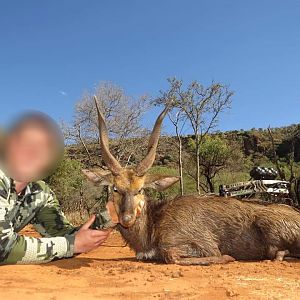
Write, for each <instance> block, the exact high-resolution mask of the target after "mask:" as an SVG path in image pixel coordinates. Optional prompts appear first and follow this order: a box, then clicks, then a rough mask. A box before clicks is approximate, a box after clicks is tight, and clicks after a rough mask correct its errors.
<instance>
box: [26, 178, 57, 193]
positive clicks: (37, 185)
mask: <svg viewBox="0 0 300 300" xmlns="http://www.w3.org/2000/svg"><path fill="white" fill-rule="evenodd" d="M31 189H32V190H33V191H38V192H41V193H45V194H53V191H52V190H51V188H50V187H49V185H48V184H47V183H46V182H45V181H44V180H38V181H35V182H32V183H31Z"/></svg>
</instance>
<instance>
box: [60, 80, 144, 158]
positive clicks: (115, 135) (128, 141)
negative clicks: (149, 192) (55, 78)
mask: <svg viewBox="0 0 300 300" xmlns="http://www.w3.org/2000/svg"><path fill="white" fill-rule="evenodd" d="M94 95H95V96H96V97H97V99H98V101H99V104H100V106H101V109H102V110H103V112H104V116H105V118H106V122H107V127H108V129H109V134H110V136H111V138H112V139H113V141H114V146H113V149H112V151H113V152H114V155H115V156H116V157H117V159H119V160H120V161H125V162H128V161H129V160H130V159H131V157H132V155H133V154H135V153H136V151H137V147H136V144H135V143H136V141H135V139H134V138H135V137H140V136H142V135H143V134H144V133H145V129H144V128H143V127H142V126H141V118H142V115H143V113H144V112H145V110H146V109H147V107H148V102H147V100H148V97H147V96H141V97H138V98H133V97H130V96H128V95H126V94H125V92H124V91H123V89H122V88H120V87H119V86H117V85H116V84H114V83H111V82H102V83H100V84H99V85H98V86H97V87H96V88H95V90H94V91H91V92H85V93H84V94H83V96H82V98H81V99H80V100H79V101H78V102H77V103H76V106H75V117H74V121H73V123H72V125H71V126H68V127H66V126H65V130H64V131H65V135H66V137H67V138H68V139H69V140H72V141H75V142H76V143H78V142H80V143H81V144H82V145H83V147H84V149H85V151H86V153H87V156H88V157H90V152H89V149H88V144H89V143H91V142H94V143H95V142H97V141H98V121H97V116H96V109H95V104H94V101H93V97H94ZM85 141H87V142H85Z"/></svg>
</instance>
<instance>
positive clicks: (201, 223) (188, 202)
mask: <svg viewBox="0 0 300 300" xmlns="http://www.w3.org/2000/svg"><path fill="white" fill-rule="evenodd" d="M118 229H119V231H120V232H121V234H122V236H123V238H124V239H125V240H126V241H127V242H128V243H129V245H130V247H131V248H132V249H133V250H134V251H135V252H136V254H137V257H138V258H140V259H150V260H158V261H163V262H167V263H179V264H185V265H188V264H194V263H195V264H210V263H224V262H228V261H232V258H233V259H238V260H262V259H275V258H276V254H277V252H278V251H286V250H288V251H289V253H290V254H291V255H293V256H299V255H300V213H299V211H297V210H295V209H293V208H291V207H288V206H286V205H282V204H281V205H280V204H270V205H261V204H258V203H251V202H242V201H240V200H236V199H231V198H223V197H202V198H201V197H195V196H185V197H179V198H176V199H174V200H172V201H170V202H166V203H160V204H158V205H156V204H154V203H153V202H152V201H150V200H148V201H146V205H145V206H144V208H143V211H142V214H141V216H140V217H139V218H138V219H137V220H136V222H135V224H134V225H133V226H131V227H129V228H125V227H123V226H122V225H119V226H118ZM224 255H225V256H224ZM203 257H206V258H209V259H206V260H199V259H198V258H203ZM216 258H219V259H216Z"/></svg>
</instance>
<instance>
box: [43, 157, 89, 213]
mask: <svg viewBox="0 0 300 300" xmlns="http://www.w3.org/2000/svg"><path fill="white" fill-rule="evenodd" d="M81 169H82V165H81V163H80V162H79V161H78V160H75V159H70V158H68V157H67V155H65V156H64V158H63V160H62V161H61V162H60V164H59V165H58V167H57V169H56V171H55V172H54V174H52V175H51V176H49V177H48V178H47V179H46V181H47V183H49V185H50V186H51V188H52V189H53V190H54V192H55V194H56V196H57V198H58V199H59V201H60V203H61V205H62V206H63V208H64V209H66V210H68V209H69V208H70V207H69V206H70V205H69V204H71V201H70V199H72V198H73V197H74V195H75V194H76V193H77V192H78V191H79V190H80V189H81V187H82V185H83V181H84V178H83V175H82V173H81Z"/></svg>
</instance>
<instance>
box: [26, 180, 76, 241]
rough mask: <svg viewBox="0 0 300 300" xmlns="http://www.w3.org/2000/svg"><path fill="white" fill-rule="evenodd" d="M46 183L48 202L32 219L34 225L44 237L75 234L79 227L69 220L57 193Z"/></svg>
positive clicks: (45, 190) (45, 189)
mask: <svg viewBox="0 0 300 300" xmlns="http://www.w3.org/2000/svg"><path fill="white" fill-rule="evenodd" d="M44 185H45V187H44V193H45V195H46V197H47V199H46V204H45V205H44V206H43V207H42V208H41V209H40V210H39V211H38V212H37V214H36V216H35V218H34V220H33V221H32V224H33V226H34V227H35V229H36V230H37V231H38V232H39V233H40V234H41V236H43V237H57V236H69V235H74V233H75V232H76V231H77V230H78V229H79V228H78V227H75V226H73V225H72V224H71V223H70V222H69V221H68V220H67V218H66V217H65V215H64V214H63V212H62V210H61V207H60V204H59V202H58V200H57V198H56V196H55V194H54V193H53V191H52V190H51V189H50V188H49V187H48V186H47V185H46V184H45V183H44Z"/></svg>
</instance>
